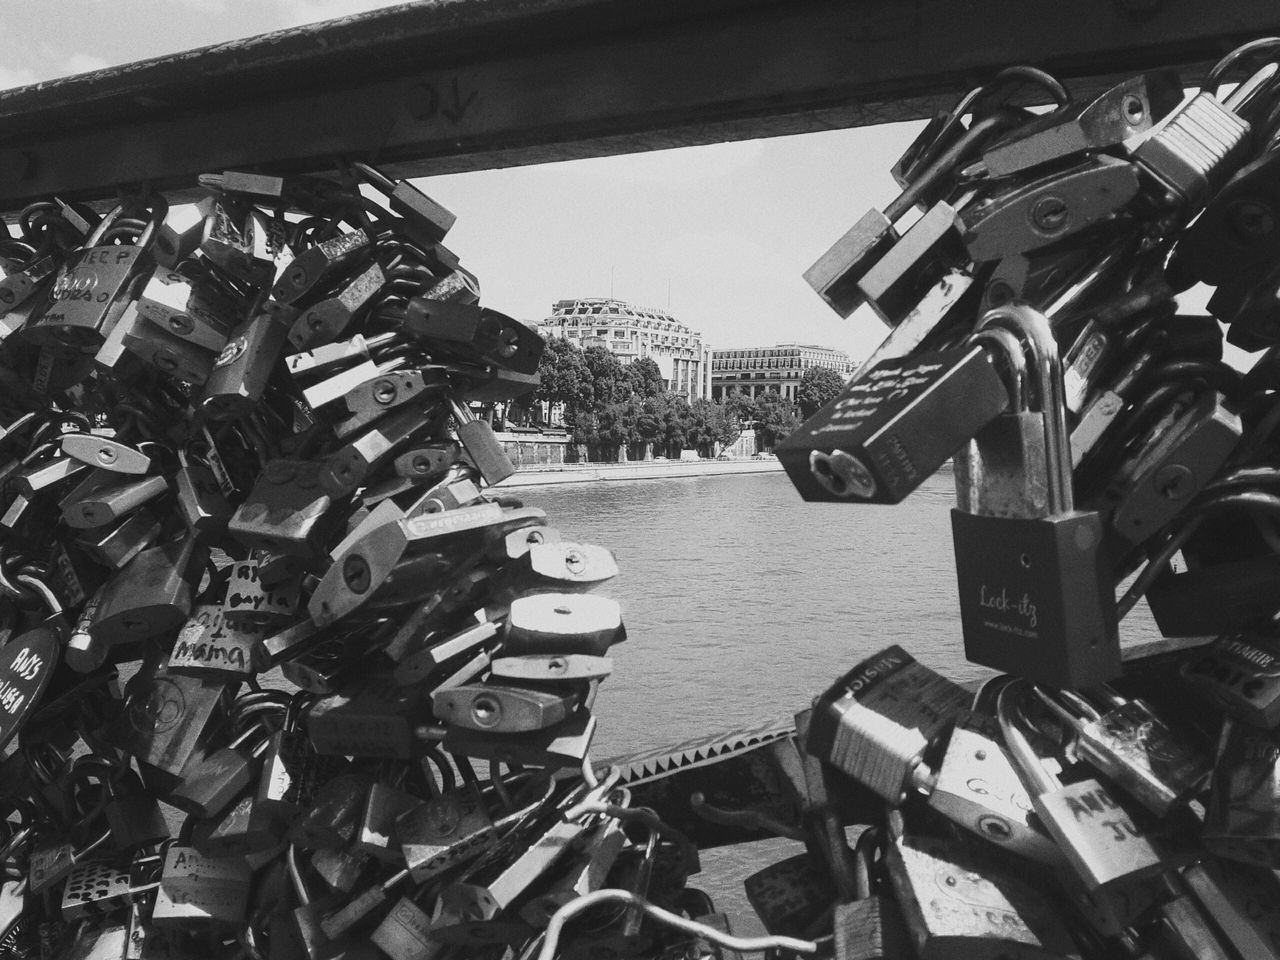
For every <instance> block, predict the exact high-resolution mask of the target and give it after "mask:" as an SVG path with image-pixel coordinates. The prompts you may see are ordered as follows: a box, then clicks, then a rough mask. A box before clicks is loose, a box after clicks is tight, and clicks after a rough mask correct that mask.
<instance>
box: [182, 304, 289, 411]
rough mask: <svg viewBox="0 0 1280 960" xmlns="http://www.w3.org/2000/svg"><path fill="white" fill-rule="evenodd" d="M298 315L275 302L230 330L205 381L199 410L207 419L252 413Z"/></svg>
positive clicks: (253, 313) (254, 310)
mask: <svg viewBox="0 0 1280 960" xmlns="http://www.w3.org/2000/svg"><path fill="white" fill-rule="evenodd" d="M296 316H297V311H296V309H295V308H293V307H290V306H286V305H285V304H282V303H276V302H275V301H272V300H268V301H266V302H264V303H261V304H260V305H258V306H256V307H255V308H254V309H252V310H250V312H249V318H248V319H247V320H245V321H244V323H242V324H240V325H239V326H238V327H236V328H235V329H234V330H232V331H231V335H230V336H229V337H228V339H227V343H226V346H224V347H223V348H222V352H221V353H219V354H218V357H217V359H216V360H215V361H214V364H213V370H212V372H211V373H210V374H209V377H208V379H207V380H205V382H204V387H203V390H202V392H201V396H200V400H199V408H200V410H201V412H202V413H204V415H205V416H207V417H209V418H210V419H212V420H236V419H239V418H241V417H245V416H248V415H249V413H251V412H252V411H253V409H254V407H255V406H257V404H258V401H259V400H261V399H262V394H263V392H264V391H265V390H266V388H267V381H268V380H269V379H270V377H271V372H272V370H274V369H275V365H276V361H277V360H278V359H279V357H280V354H281V353H282V352H283V351H284V345H285V338H286V335H287V334H288V332H289V325H290V324H292V323H293V320H294V318H295V317H296Z"/></svg>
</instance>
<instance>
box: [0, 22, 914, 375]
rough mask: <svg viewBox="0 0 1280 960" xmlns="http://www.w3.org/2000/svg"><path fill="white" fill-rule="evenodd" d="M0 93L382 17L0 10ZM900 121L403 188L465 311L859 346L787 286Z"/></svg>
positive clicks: (863, 346) (865, 330) (901, 143)
mask: <svg viewBox="0 0 1280 960" xmlns="http://www.w3.org/2000/svg"><path fill="white" fill-rule="evenodd" d="M5 6H6V8H5V16H4V28H5V29H4V30H3V32H0V89H3V88H9V87H14V86H20V85H23V84H28V83H35V82H37V81H40V80H46V79H52V78H54V77H59V76H65V75H68V74H72V73H82V72H86V71H90V70H97V69H101V68H103V67H107V66H112V65H114V64H119V63H128V62H130V61H134V60H143V59H146V58H149V57H155V56H160V55H163V54H168V53H174V52H177V51H181V50H188V49H192V48H194V47H200V46H205V45H208V44H213V43H221V42H224V41H227V40H232V39H236V38H238V37H247V36H254V35H257V34H261V33H268V32H270V31H272V30H279V29H283V28H286V27H294V26H298V25H301V24H305V23H314V22H317V21H321V20H326V19H330V18H333V17H339V16H345V15H348V14H352V13H359V12H363V11H367V10H373V9H376V8H379V7H386V6H392V4H389V3H383V2H376V0H40V2H26V3H11V4H6V5H5ZM917 128H918V127H917V125H916V124H898V125H893V126H888V127H878V128H867V129H862V130H839V131H832V132H828V133H821V134H811V135H805V136H798V137H780V138H774V139H770V140H753V141H746V142H740V143H728V144H717V145H712V146H707V147H689V148H682V149H678V150H664V151H659V152H654V153H648V154H635V155H630V156H624V157H604V158H600V159H594V160H575V161H569V162H565V163H557V164H545V165H541V166H536V167H515V168H508V169H505V170H492V171H484V172H480V173H468V174H457V175H452V176H443V177H435V178H431V179H429V180H423V181H420V185H421V186H422V187H423V189H425V190H426V191H427V192H428V193H429V194H431V195H432V196H433V197H435V198H436V199H437V200H438V201H440V202H441V203H443V204H445V205H446V206H447V207H449V208H450V209H451V210H453V212H454V213H455V214H457V217H458V222H457V224H456V225H455V227H454V229H453V232H452V233H451V234H450V235H449V237H448V238H447V240H446V244H447V245H448V246H449V247H450V248H451V249H453V250H454V252H455V253H457V254H458V255H459V256H460V257H461V259H462V262H463V264H464V265H465V266H467V267H468V268H469V269H471V270H472V271H473V272H474V273H476V274H477V275H478V276H479V278H480V283H481V290H482V295H483V302H484V303H485V304H486V305H487V306H490V307H493V308H494V309H497V310H501V311H503V312H505V313H510V314H513V315H515V316H517V317H520V318H522V319H526V320H537V319H541V318H542V317H544V316H546V315H548V314H549V313H550V307H551V304H552V303H553V302H554V301H555V300H558V299H562V298H570V297H602V296H609V295H610V294H611V293H612V295H614V296H617V297H619V298H621V299H625V300H630V301H633V302H635V303H638V304H641V305H646V306H656V307H660V308H663V309H666V308H667V307H668V304H670V311H671V313H672V314H673V315H674V316H675V317H676V318H677V319H679V320H680V321H682V322H684V323H686V324H688V325H689V326H691V327H693V328H694V329H695V330H699V331H701V332H702V334H703V336H704V338H705V339H706V341H707V342H708V343H709V344H710V345H711V346H712V347H745V346H767V345H771V344H774V343H777V342H779V341H787V340H798V341H800V342H806V343H818V344H823V345H827V346H833V347H839V348H841V349H844V350H848V351H850V352H851V353H853V354H854V355H855V356H861V355H865V354H866V353H867V352H869V351H870V350H871V349H872V348H873V347H874V346H875V345H876V344H877V343H878V342H879V341H880V339H882V338H883V336H884V334H885V333H886V332H887V330H886V328H885V327H884V326H883V325H882V324H881V323H880V321H879V320H878V319H876V318H875V317H874V316H873V315H870V314H869V313H867V314H866V315H863V313H861V312H860V313H859V314H857V315H855V317H854V318H853V319H851V320H842V319H840V318H839V317H837V316H836V315H835V314H834V313H832V312H831V311H830V309H829V308H828V307H827V306H826V305H825V304H824V303H823V302H822V301H821V300H820V299H819V298H818V297H817V295H816V294H815V293H813V291H812V290H810V289H809V287H808V286H807V285H806V284H805V282H804V281H803V279H801V274H803V272H804V271H805V270H806V269H807V268H808V267H809V265H810V264H811V263H812V262H813V261H814V260H815V259H816V258H817V257H818V256H819V255H820V254H821V253H822V252H823V251H824V250H826V249H827V247H828V246H830V245H831V243H832V242H834V241H835V240H836V239H837V238H838V237H839V236H840V235H841V234H843V233H844V232H845V231H846V230H847V229H848V228H849V227H850V226H851V225H852V224H853V223H854V221H856V220H857V219H858V218H859V217H860V216H861V215H862V214H863V213H864V212H866V210H867V208H868V207H870V206H883V205H884V204H885V203H887V202H888V201H889V200H891V199H892V198H893V196H894V195H895V194H896V192H897V190H896V186H895V184H894V183H893V181H892V179H891V178H890V177H889V174H888V168H889V166H890V165H891V164H892V163H893V161H894V160H895V159H896V158H897V156H898V155H899V154H900V153H901V152H902V150H903V149H905V147H906V145H907V143H908V142H909V141H910V139H911V137H912V136H913V135H914V132H915V130H916V129H917Z"/></svg>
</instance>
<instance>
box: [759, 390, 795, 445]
mask: <svg viewBox="0 0 1280 960" xmlns="http://www.w3.org/2000/svg"><path fill="white" fill-rule="evenodd" d="M756 415H757V419H756V448H757V449H759V450H762V451H769V450H772V449H773V448H774V447H775V446H777V445H778V444H779V443H781V442H782V441H783V439H784V438H785V437H786V436H787V434H789V433H791V431H793V430H794V429H795V428H796V427H798V426H800V421H799V419H797V417H796V415H795V412H794V410H793V409H792V405H791V403H790V402H789V401H787V400H783V399H782V397H781V395H779V393H778V391H777V390H770V391H768V392H767V393H764V394H761V395H760V396H758V397H756Z"/></svg>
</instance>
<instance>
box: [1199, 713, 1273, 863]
mask: <svg viewBox="0 0 1280 960" xmlns="http://www.w3.org/2000/svg"><path fill="white" fill-rule="evenodd" d="M1201 840H1202V842H1203V843H1204V845H1205V847H1206V848H1207V849H1209V850H1211V851H1212V852H1213V853H1215V854H1216V855H1218V856H1219V857H1223V858H1225V859H1228V860H1234V861H1238V862H1240V863H1248V864H1255V865H1257V866H1260V867H1265V868H1267V869H1271V870H1274V869H1276V868H1277V866H1280V744H1278V743H1277V742H1276V736H1275V734H1274V733H1273V732H1272V731H1269V730H1259V729H1257V728H1255V727H1252V726H1249V725H1248V724H1245V723H1239V722H1237V721H1235V720H1232V719H1231V718H1230V717H1228V718H1226V719H1224V720H1223V723H1222V732H1221V734H1220V736H1219V739H1218V747H1217V751H1216V754H1215V757H1214V767H1213V777H1212V787H1211V791H1210V794H1209V803H1208V805H1207V809H1206V811H1205V818H1204V829H1203V831H1202V832H1201Z"/></svg>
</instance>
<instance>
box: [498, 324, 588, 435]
mask: <svg viewBox="0 0 1280 960" xmlns="http://www.w3.org/2000/svg"><path fill="white" fill-rule="evenodd" d="M538 378H539V379H538V387H537V389H536V390H535V391H534V392H533V393H532V394H526V395H525V397H524V398H522V400H521V401H517V402H516V403H517V404H518V405H519V406H520V407H525V408H527V405H528V404H529V403H530V402H531V401H534V400H540V401H545V402H547V403H552V404H556V403H559V404H563V406H564V412H563V419H564V422H566V423H569V424H572V423H573V420H574V417H575V416H576V415H578V414H580V413H581V411H582V410H584V409H585V408H586V407H587V406H589V405H590V403H591V400H592V398H593V397H594V395H595V390H594V388H593V386H592V383H591V371H590V369H588V367H587V363H586V360H585V359H584V358H583V356H582V351H581V350H580V349H579V348H578V345H577V344H576V343H574V342H573V341H572V340H569V339H567V338H565V337H551V338H549V339H548V340H547V346H546V349H545V350H543V351H542V356H541V357H540V358H539V360H538Z"/></svg>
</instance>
